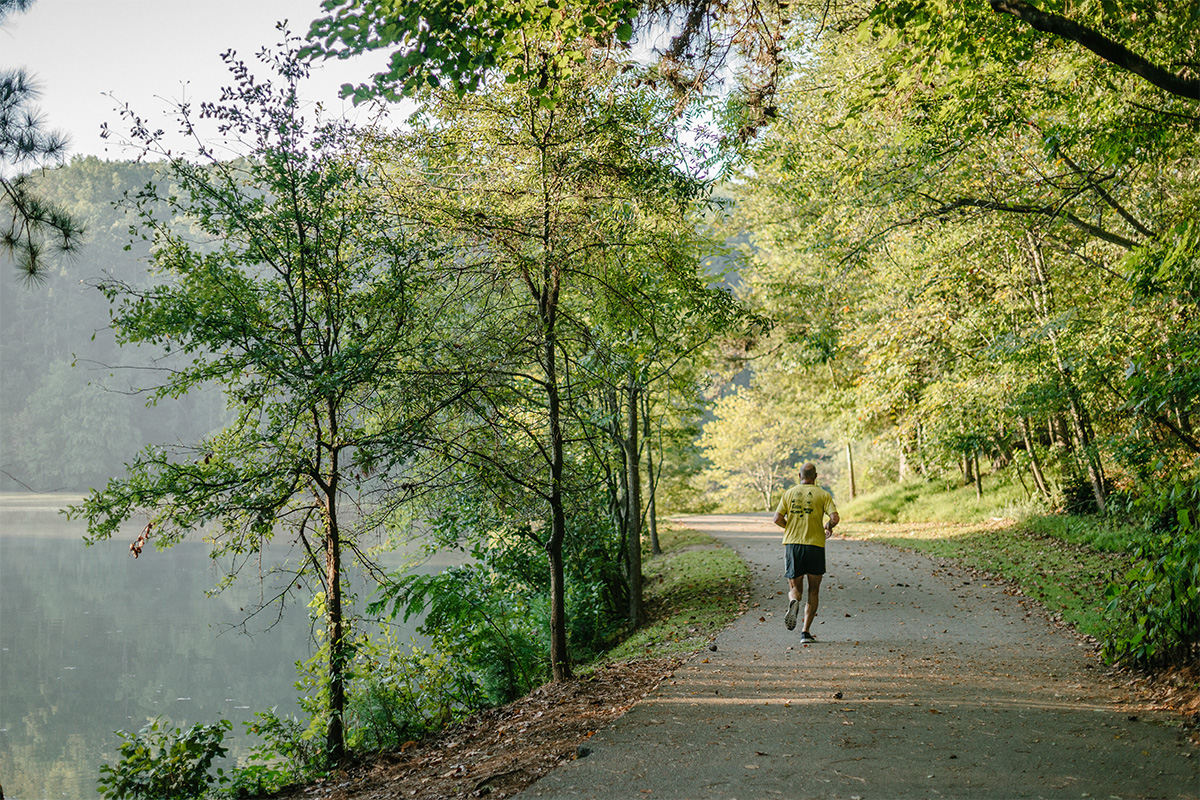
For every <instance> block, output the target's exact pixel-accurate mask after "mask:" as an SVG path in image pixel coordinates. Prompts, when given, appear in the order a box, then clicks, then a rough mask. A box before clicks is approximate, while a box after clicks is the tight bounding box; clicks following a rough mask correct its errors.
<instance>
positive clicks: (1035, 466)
mask: <svg viewBox="0 0 1200 800" xmlns="http://www.w3.org/2000/svg"><path fill="white" fill-rule="evenodd" d="M1017 424H1018V425H1019V426H1020V428H1021V437H1022V438H1023V439H1024V440H1025V451H1026V452H1027V453H1029V469H1030V471H1031V472H1032V473H1033V482H1034V483H1036V484H1037V488H1038V491H1039V492H1041V493H1042V497H1044V498H1046V501H1047V502H1049V501H1050V487H1049V486H1048V485H1047V484H1046V476H1045V474H1043V472H1042V462H1041V460H1040V459H1038V454H1037V451H1036V450H1034V449H1033V437H1031V436H1030V435H1029V420H1028V419H1026V418H1025V417H1019V418H1018V419H1017Z"/></svg>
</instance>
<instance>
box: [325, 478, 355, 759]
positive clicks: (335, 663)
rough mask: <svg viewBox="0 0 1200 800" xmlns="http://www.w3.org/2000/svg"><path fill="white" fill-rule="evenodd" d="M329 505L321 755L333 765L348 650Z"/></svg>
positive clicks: (341, 729)
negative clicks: (325, 721)
mask: <svg viewBox="0 0 1200 800" xmlns="http://www.w3.org/2000/svg"><path fill="white" fill-rule="evenodd" d="M326 502H327V503H328V504H330V509H328V510H327V512H326V513H327V516H326V526H325V588H326V592H327V596H326V598H325V625H326V629H327V635H328V637H329V726H328V728H327V729H326V733H325V753H326V755H327V756H328V758H329V760H330V761H332V762H334V763H336V762H340V761H342V760H344V759H345V757H346V728H345V715H346V671H347V667H348V665H349V648H348V647H347V646H346V639H347V637H346V630H345V624H344V619H343V616H342V551H341V541H340V540H339V536H340V534H339V531H338V524H337V516H336V512H334V511H332V505H333V503H335V502H336V501H335V500H334V499H333V498H332V497H330V498H326Z"/></svg>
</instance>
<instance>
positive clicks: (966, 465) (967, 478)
mask: <svg viewBox="0 0 1200 800" xmlns="http://www.w3.org/2000/svg"><path fill="white" fill-rule="evenodd" d="M959 465H960V468H961V469H962V474H963V486H970V485H971V484H972V483H974V482H975V472H974V470H972V469H971V466H972V464H971V455H970V453H963V454H962V458H961V460H960V462H959Z"/></svg>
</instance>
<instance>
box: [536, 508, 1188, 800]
mask: <svg viewBox="0 0 1200 800" xmlns="http://www.w3.org/2000/svg"><path fill="white" fill-rule="evenodd" d="M681 522H683V524H685V525H687V526H689V527H692V528H697V529H700V530H704V531H707V532H709V533H711V534H712V535H713V536H715V537H716V538H717V539H719V540H720V541H722V542H723V543H725V544H726V545H728V546H729V547H732V548H734V549H735V550H736V551H737V552H738V553H739V554H741V556H742V557H743V558H745V559H746V561H747V562H748V563H749V565H750V568H751V574H752V587H751V607H750V609H749V611H747V612H746V613H745V614H743V615H742V616H741V617H739V618H738V619H737V620H736V621H735V622H734V623H733V624H732V625H731V626H730V627H729V628H728V629H726V630H725V631H724V632H723V633H722V634H721V635H720V636H719V637H718V638H717V640H716V650H715V651H705V652H703V653H701V654H700V655H697V656H695V657H694V658H692V659H691V660H690V661H688V662H686V663H685V664H684V665H683V666H682V667H680V669H679V670H678V672H677V673H676V674H675V676H674V678H673V679H672V680H670V681H669V682H665V683H664V684H663V685H661V686H660V687H659V689H658V691H657V692H656V693H654V694H652V695H651V696H650V697H648V698H647V699H646V700H644V701H643V702H641V703H639V704H638V705H637V706H635V707H634V708H633V710H631V711H630V712H629V713H628V714H626V715H625V716H624V717H622V718H621V719H620V720H619V721H618V722H617V723H616V724H615V725H613V726H612V727H611V728H608V729H606V730H603V731H601V732H599V733H597V734H596V736H594V737H593V738H592V739H591V740H590V749H591V751H592V752H591V753H590V754H589V755H588V756H587V757H585V758H580V759H578V760H576V761H573V762H570V763H569V764H566V765H564V766H563V767H561V768H560V769H558V770H556V771H554V772H553V773H551V774H550V775H548V776H546V777H545V778H543V779H542V780H541V781H539V782H538V783H537V784H535V785H534V786H532V787H530V788H529V789H527V790H526V791H525V792H524V793H522V794H521V795H520V797H522V798H605V800H625V799H626V798H643V797H649V798H662V797H666V798H689V799H693V800H699V799H701V798H736V799H737V800H754V799H755V798H772V797H789V798H845V800H877V799H878V800H883V799H885V798H956V797H960V798H1024V797H1029V798H1039V797H1046V798H1086V797H1095V798H1142V797H1153V798H1198V797H1200V771H1198V766H1200V758H1198V757H1197V754H1195V753H1193V752H1192V748H1191V747H1190V746H1188V745H1186V744H1185V743H1184V742H1183V739H1182V737H1181V736H1180V734H1179V731H1178V729H1177V727H1176V726H1175V724H1174V720H1173V719H1172V718H1170V717H1168V716H1166V715H1163V714H1159V713H1157V712H1154V711H1152V710H1149V709H1146V708H1144V707H1142V706H1140V705H1139V704H1138V703H1137V702H1136V700H1135V698H1131V697H1128V696H1126V695H1125V694H1123V689H1122V687H1121V686H1119V685H1114V684H1113V682H1112V680H1111V679H1109V678H1107V677H1106V675H1105V673H1104V671H1103V669H1100V668H1098V666H1097V663H1096V661H1095V659H1094V658H1093V657H1092V656H1091V655H1090V650H1089V649H1087V648H1086V646H1085V644H1084V643H1083V642H1081V641H1080V640H1079V639H1078V638H1077V637H1076V636H1074V635H1073V634H1071V633H1070V632H1069V631H1067V630H1065V629H1063V628H1060V627H1057V626H1055V625H1053V624H1051V623H1050V622H1049V621H1047V619H1046V617H1045V616H1044V614H1042V613H1041V612H1040V611H1039V610H1038V609H1037V608H1036V607H1035V606H1033V605H1032V604H1030V603H1029V602H1028V601H1026V600H1023V599H1019V598H1017V597H1014V596H1011V595H1010V594H1008V593H1006V590H1005V588H1004V587H1002V586H996V585H993V584H991V583H989V582H986V581H981V580H979V579H978V578H976V577H974V576H973V575H972V574H970V573H968V572H965V571H959V570H956V569H951V568H946V567H941V566H938V565H936V564H935V563H933V562H932V561H931V560H929V559H928V558H925V557H923V556H919V555H913V554H908V553H903V552H900V551H897V550H894V549H891V548H888V547H886V546H884V545H881V544H876V543H871V542H857V541H853V540H845V539H840V538H838V539H832V540H830V542H829V545H828V548H827V562H828V566H827V569H828V573H827V575H826V578H825V581H824V583H823V585H822V589H821V608H820V612H819V616H818V617H817V623H816V624H814V626H813V633H814V634H815V635H816V636H817V638H818V640H819V641H818V642H817V643H816V644H811V645H801V644H800V638H799V633H800V630H799V626H797V628H796V630H794V631H789V630H787V629H786V628H785V627H784V624H783V614H784V611H785V610H786V604H787V596H786V593H785V592H784V588H785V581H784V579H783V578H782V571H783V568H782V561H783V552H782V547H780V535H779V533H778V531H777V529H775V528H774V527H773V526H772V524H771V520H770V515H768V514H736V515H719V516H718V515H712V516H694V517H686V518H683V519H682V520H681ZM846 529H847V530H848V531H849V533H850V534H851V535H853V525H849V526H846Z"/></svg>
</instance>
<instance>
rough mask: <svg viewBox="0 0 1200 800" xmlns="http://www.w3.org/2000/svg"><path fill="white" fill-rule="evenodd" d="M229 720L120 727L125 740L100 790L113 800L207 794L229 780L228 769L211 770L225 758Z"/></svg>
mask: <svg viewBox="0 0 1200 800" xmlns="http://www.w3.org/2000/svg"><path fill="white" fill-rule="evenodd" d="M232 727H233V726H232V724H231V723H230V722H229V720H225V719H223V720H221V721H219V722H217V723H215V724H213V725H200V724H196V725H193V726H192V727H190V728H188V729H187V730H186V731H182V730H180V729H179V728H174V729H172V728H171V727H170V724H169V723H163V722H162V721H161V719H154V720H151V721H150V722H149V723H147V724H146V725H145V726H144V727H143V728H142V729H141V730H140V731H138V732H137V733H136V734H133V733H129V732H127V731H117V735H118V736H120V737H121V738H122V739H123V740H124V743H123V744H122V745H121V746H120V748H119V752H120V754H121V758H120V760H119V761H117V763H116V764H114V765H111V766H110V765H108V764H105V765H103V766H101V767H100V779H99V780H98V781H97V783H98V784H99V786H98V787H97V790H98V791H99V792H100V793H101V794H102V795H104V796H105V797H106V798H111V800H125V799H126V798H129V800H143V798H144V800H161V799H162V798H172V800H175V798H194V797H200V796H202V795H203V794H204V793H205V792H206V791H208V788H209V786H210V785H211V784H212V783H213V782H214V781H215V782H219V783H224V782H226V778H225V777H224V771H223V770H220V769H218V770H217V771H216V775H215V776H214V775H213V774H212V773H211V772H210V769H211V767H212V762H213V760H214V759H217V758H224V757H225V753H226V748H225V747H224V745H223V742H224V739H225V732H226V731H228V730H230V729H231V728H232Z"/></svg>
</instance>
